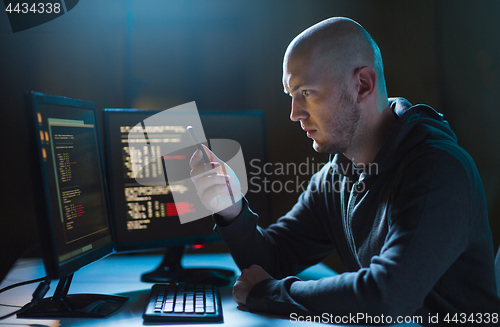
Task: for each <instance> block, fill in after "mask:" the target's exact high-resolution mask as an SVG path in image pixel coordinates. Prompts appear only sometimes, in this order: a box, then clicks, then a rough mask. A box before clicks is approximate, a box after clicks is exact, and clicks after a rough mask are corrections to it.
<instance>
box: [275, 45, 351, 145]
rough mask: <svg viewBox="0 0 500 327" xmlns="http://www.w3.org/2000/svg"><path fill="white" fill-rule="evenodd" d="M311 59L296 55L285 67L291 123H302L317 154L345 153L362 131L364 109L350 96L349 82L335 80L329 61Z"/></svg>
mask: <svg viewBox="0 0 500 327" xmlns="http://www.w3.org/2000/svg"><path fill="white" fill-rule="evenodd" d="M310 58H311V56H308V57H307V58H305V56H299V55H293V54H292V56H290V57H288V58H285V62H284V64H283V86H284V88H285V92H286V93H288V94H289V95H290V96H291V97H292V110H291V113H290V119H291V120H293V121H299V122H300V125H301V127H302V129H303V130H304V131H306V132H307V136H308V137H310V138H312V139H313V148H314V150H316V151H317V152H321V153H332V154H335V153H345V152H346V151H347V150H348V149H349V147H350V146H351V142H352V139H353V135H354V134H355V132H356V129H357V127H358V123H359V117H360V108H359V106H358V104H357V103H356V102H355V101H354V99H353V98H352V97H351V96H350V95H349V93H348V92H347V85H346V84H347V82H344V81H338V80H335V78H334V76H333V74H332V72H331V71H329V69H327V67H328V65H327V64H325V59H323V60H322V59H316V60H312V59H310ZM349 78H350V76H345V78H344V80H345V81H348V80H349Z"/></svg>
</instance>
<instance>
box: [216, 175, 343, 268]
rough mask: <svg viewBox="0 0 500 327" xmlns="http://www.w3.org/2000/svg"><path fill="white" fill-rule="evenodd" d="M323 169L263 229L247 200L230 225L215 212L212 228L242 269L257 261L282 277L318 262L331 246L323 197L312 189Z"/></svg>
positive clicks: (332, 248)
mask: <svg viewBox="0 0 500 327" xmlns="http://www.w3.org/2000/svg"><path fill="white" fill-rule="evenodd" d="M326 173H328V167H326V166H325V167H323V169H322V170H320V172H318V173H317V174H315V175H314V176H313V177H312V178H311V181H310V183H309V184H308V187H307V189H306V191H305V192H303V193H302V194H301V196H300V197H299V200H298V202H297V203H296V205H295V206H294V207H293V208H292V210H290V211H289V212H288V213H287V214H286V215H285V216H283V217H281V218H280V219H279V220H278V221H277V222H276V223H275V224H273V225H271V226H269V227H268V228H266V229H263V228H261V227H259V226H258V225H257V222H258V216H257V215H256V214H255V213H253V212H252V211H251V210H250V209H249V208H248V203H247V202H246V200H244V202H243V209H242V212H241V213H240V215H239V216H238V217H237V218H236V219H235V220H234V221H233V222H232V223H230V224H229V225H227V226H224V224H222V223H221V219H219V218H218V217H217V216H216V215H215V216H214V218H215V221H216V223H217V225H216V227H215V231H216V233H218V234H219V235H220V236H221V237H222V239H223V240H224V241H225V242H226V244H227V246H228V248H229V251H230V252H231V254H232V256H233V258H234V260H235V262H236V264H237V265H238V267H239V268H240V269H241V270H243V269H245V268H248V267H250V266H251V265H252V264H257V265H259V266H261V267H263V268H264V269H265V270H266V271H267V272H268V273H269V274H271V276H273V277H275V278H283V277H286V276H289V275H294V274H297V273H298V272H300V270H302V269H304V268H306V267H309V266H312V265H315V264H317V263H319V262H321V261H322V260H323V259H324V258H326V257H327V256H328V255H329V254H330V253H331V252H332V251H333V250H334V245H333V244H332V242H331V237H330V236H329V235H328V233H327V232H326V230H327V228H328V227H327V226H325V224H324V222H325V220H326V218H325V217H326V216H327V213H326V212H325V210H324V204H323V203H322V202H321V201H323V200H322V199H321V197H320V196H319V195H318V192H317V191H315V190H316V189H317V186H318V185H320V183H319V181H320V180H321V179H322V178H323V174H326ZM321 208H323V209H321Z"/></svg>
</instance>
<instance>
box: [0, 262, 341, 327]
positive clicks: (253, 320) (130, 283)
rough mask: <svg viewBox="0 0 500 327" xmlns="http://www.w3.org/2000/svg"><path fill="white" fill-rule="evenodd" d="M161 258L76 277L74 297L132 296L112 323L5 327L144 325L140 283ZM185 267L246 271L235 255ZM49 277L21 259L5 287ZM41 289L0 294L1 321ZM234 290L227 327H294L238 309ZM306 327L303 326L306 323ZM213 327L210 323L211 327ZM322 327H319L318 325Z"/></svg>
mask: <svg viewBox="0 0 500 327" xmlns="http://www.w3.org/2000/svg"><path fill="white" fill-rule="evenodd" d="M160 261H161V256H159V255H130V256H125V255H119V256H110V257H107V258H105V259H102V260H100V261H98V262H94V263H93V264H91V265H88V266H86V267H84V268H82V269H80V270H79V271H78V272H76V273H75V275H74V278H73V281H72V283H71V287H70V290H69V293H70V294H77V293H99V294H115V295H123V296H128V297H129V300H128V301H127V302H126V303H125V304H124V305H123V307H122V308H120V309H119V310H118V311H117V312H115V313H114V314H112V315H111V316H109V317H107V318H102V319H101V318H96V319H80V318H63V319H59V320H47V319H44V320H42V319H17V318H15V316H13V317H10V318H8V319H5V320H2V321H0V326H4V325H8V326H37V327H42V326H47V327H48V326H51V327H52V326H54V327H55V326H93V327H96V326H120V327H126V326H143V320H142V313H143V310H144V307H145V306H146V303H147V300H148V295H149V291H150V289H151V285H152V284H150V283H144V282H141V281H140V276H141V274H142V273H144V272H148V271H150V270H153V269H154V268H156V266H157V265H158V264H159V263H160ZM183 265H184V267H222V268H230V269H233V270H234V271H235V273H236V275H237V276H238V275H239V273H240V270H239V269H238V267H237V266H236V264H235V263H234V261H233V259H232V258H231V256H230V255H229V254H188V255H185V256H184V257H183ZM335 274H336V273H335V272H334V271H332V270H331V269H329V268H328V267H326V266H325V265H323V264H318V265H316V266H314V267H311V268H309V269H307V270H305V271H303V272H302V273H301V274H300V275H299V277H300V278H301V279H303V280H308V279H320V278H322V277H327V276H332V275H335ZM43 276H45V270H44V267H43V263H42V261H41V260H40V259H22V260H19V261H18V262H17V263H16V264H15V265H14V267H13V268H12V269H11V271H10V272H9V274H8V275H7V276H6V278H5V279H4V281H3V282H2V284H1V285H0V288H3V287H5V286H8V285H11V284H15V283H18V282H22V281H25V280H31V279H35V278H40V277H43ZM37 285H38V284H31V285H26V286H21V287H19V288H16V289H12V290H9V291H7V292H5V293H2V294H0V304H2V306H0V316H3V315H5V314H8V313H9V312H12V311H14V310H17V309H18V308H17V307H6V306H4V305H11V306H22V305H24V304H26V303H27V302H29V301H30V300H31V294H32V293H33V291H34V290H35V288H36V286H37ZM50 286H51V287H50V290H49V292H48V293H47V295H46V297H49V296H52V294H53V293H54V290H55V288H56V286H57V281H53V282H52V283H51V285H50ZM231 291H232V284H231V286H230V287H227V288H221V289H220V293H221V297H222V308H223V314H224V325H225V326H259V327H262V326H273V327H274V326H290V325H291V324H292V323H291V321H290V320H289V319H287V318H282V317H277V316H272V315H265V314H255V313H250V312H246V311H242V310H240V309H238V308H237V306H236V303H235V302H234V300H233V298H232V295H231ZM218 325H220V324H218ZM300 325H303V323H300ZM184 326H186V325H184ZM205 326H207V324H205ZM316 326H317V325H316Z"/></svg>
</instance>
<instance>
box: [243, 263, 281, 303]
mask: <svg viewBox="0 0 500 327" xmlns="http://www.w3.org/2000/svg"><path fill="white" fill-rule="evenodd" d="M272 278H273V277H272V276H271V275H269V274H268V273H267V272H266V271H265V270H264V269H263V268H262V267H261V266H258V265H251V266H250V267H249V268H247V269H243V271H242V272H241V276H240V277H238V278H237V279H236V283H234V286H233V298H234V300H235V301H236V303H238V305H242V306H246V304H247V295H248V293H250V291H251V290H252V288H253V287H254V286H255V285H256V284H257V283H259V282H261V281H263V280H265V279H272Z"/></svg>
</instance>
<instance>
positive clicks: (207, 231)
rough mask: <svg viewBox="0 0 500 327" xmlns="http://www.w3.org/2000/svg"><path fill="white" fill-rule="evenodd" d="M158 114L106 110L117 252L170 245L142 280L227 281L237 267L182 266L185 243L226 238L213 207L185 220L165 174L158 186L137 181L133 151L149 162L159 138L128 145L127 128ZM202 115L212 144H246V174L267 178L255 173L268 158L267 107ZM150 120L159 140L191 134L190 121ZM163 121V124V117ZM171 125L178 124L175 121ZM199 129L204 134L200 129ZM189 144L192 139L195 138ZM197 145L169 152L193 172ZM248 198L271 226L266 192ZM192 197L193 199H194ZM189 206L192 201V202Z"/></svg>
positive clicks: (183, 185)
mask: <svg viewBox="0 0 500 327" xmlns="http://www.w3.org/2000/svg"><path fill="white" fill-rule="evenodd" d="M158 113H159V111H156V110H134V109H104V110H103V123H104V124H103V126H104V133H103V134H104V145H105V153H106V160H105V162H106V167H107V171H108V178H109V186H110V199H111V204H112V220H113V226H114V240H115V243H116V249H117V251H140V250H152V249H162V248H166V252H165V254H164V258H163V259H164V260H163V262H162V263H161V264H160V265H159V266H158V268H157V269H155V270H154V271H152V272H150V273H147V274H144V275H143V276H142V278H141V279H142V281H146V282H168V281H187V282H200V281H202V282H205V281H208V282H210V283H213V284H216V285H225V284H227V283H228V282H229V280H228V278H227V277H229V276H230V275H231V274H232V272H229V273H228V272H227V271H225V270H221V269H189V270H188V269H183V267H182V265H181V258H182V255H183V253H184V252H185V249H186V246H189V245H198V244H205V243H215V242H221V241H222V240H221V239H220V237H219V236H218V235H217V234H216V233H215V232H214V231H213V227H214V221H213V219H212V217H211V215H210V212H207V217H205V218H202V219H199V220H196V221H192V222H189V223H184V224H182V223H181V222H180V220H179V217H178V214H181V213H178V212H177V211H176V206H175V205H174V201H173V197H172V195H171V194H170V192H169V189H168V188H166V187H165V180H164V177H162V178H161V180H162V181H163V183H161V182H160V183H159V185H158V186H144V185H141V184H143V183H138V181H137V180H136V179H135V178H134V174H133V169H132V164H133V163H132V155H133V156H135V159H134V160H135V161H146V160H147V159H146V158H144V159H141V158H137V156H138V155H145V153H147V152H148V151H155V148H156V146H158V143H156V144H155V143H151V145H152V146H153V148H152V150H148V149H144V150H142V147H144V146H145V145H144V144H142V145H139V144H135V143H134V144H129V142H128V140H129V136H128V133H129V132H130V131H131V130H132V128H133V127H134V126H137V125H138V124H140V123H141V122H143V121H145V120H146V119H147V118H149V117H151V116H153V115H155V114H158ZM187 115H189V114H187ZM199 117H200V119H201V124H202V125H203V130H204V133H205V137H206V139H207V140H208V141H209V143H210V140H211V139H212V140H214V139H229V140H234V141H237V142H238V143H239V144H240V146H241V151H242V153H243V157H244V161H245V164H246V167H247V174H248V173H252V175H251V176H250V177H252V178H253V180H252V181H253V182H257V181H262V180H263V179H262V178H261V179H258V178H255V177H262V176H261V175H262V174H263V169H261V168H262V165H264V164H265V163H266V162H267V160H266V150H265V146H266V145H265V124H264V115H263V112H262V111H231V112H203V111H200V112H199ZM176 120H177V117H176ZM153 121H155V120H153ZM180 121H186V122H189V121H190V119H189V117H184V118H183V119H180ZM148 124H149V129H148V131H147V134H148V137H149V139H151V140H155V141H156V142H160V143H162V142H174V141H175V140H177V141H179V140H180V139H183V140H184V138H187V139H189V134H188V133H187V132H186V130H185V127H186V126H158V127H159V128H154V126H151V124H152V122H151V119H150V120H148ZM158 124H160V125H161V124H162V123H161V122H158ZM172 125H176V124H174V123H172ZM139 126H140V125H139ZM197 132H198V133H200V131H197ZM139 134H140V133H139ZM152 142H153V141H152ZM190 143H191V144H192V142H191V141H190ZM195 150H196V148H195V147H194V145H193V146H192V147H189V148H186V149H184V150H183V151H181V152H176V156H167V157H175V158H176V159H180V160H177V161H178V162H179V165H180V166H181V167H183V168H184V169H185V172H184V175H186V176H189V171H190V167H189V159H190V158H191V155H192V154H193V153H194V151H195ZM161 155H165V154H164V153H162V154H161ZM157 157H158V155H157ZM164 159H165V158H164ZM221 159H222V160H227V159H225V158H221ZM250 165H252V166H250ZM156 166H157V168H154V167H151V169H150V172H149V174H150V175H151V174H153V173H154V174H161V173H162V169H161V165H160V164H159V163H157V165H156ZM249 167H253V168H252V169H253V170H249ZM257 167H259V168H257ZM153 170H154V172H153ZM145 177H146V176H144V178H145ZM167 183H168V182H167ZM162 184H163V185H162ZM179 188H180V189H185V190H193V189H194V184H193V183H192V181H191V180H190V179H187V180H184V181H183V182H182V183H181V184H179V183H178V182H176V183H175V189H179ZM171 189H174V188H173V187H172V188H171ZM249 189H250V188H249ZM172 192H175V190H173V191H172ZM246 197H247V198H248V200H249V201H250V202H251V203H252V206H253V209H254V210H255V211H256V212H257V213H259V214H260V217H261V219H260V222H259V223H260V224H261V225H264V226H266V225H268V224H269V220H268V219H269V216H270V214H269V211H270V207H269V199H268V197H267V194H265V193H264V192H251V191H249V192H248V193H247V195H246ZM195 200H199V199H195ZM189 201H191V202H192V201H193V199H190V200H189ZM187 205H189V206H190V205H192V203H189V204H187ZM196 206H198V205H196ZM196 206H195V207H196ZM214 266H217V263H216V262H214Z"/></svg>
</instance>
